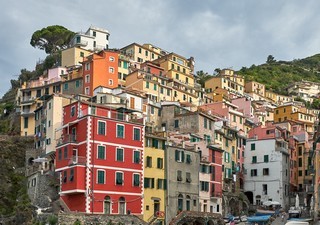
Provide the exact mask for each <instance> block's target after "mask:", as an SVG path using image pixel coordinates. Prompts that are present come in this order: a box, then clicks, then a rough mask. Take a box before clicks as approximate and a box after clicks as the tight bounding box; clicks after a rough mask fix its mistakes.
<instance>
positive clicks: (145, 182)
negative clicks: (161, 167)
mask: <svg viewBox="0 0 320 225" xmlns="http://www.w3.org/2000/svg"><path fill="white" fill-rule="evenodd" d="M144 187H145V188H148V187H149V178H144Z"/></svg>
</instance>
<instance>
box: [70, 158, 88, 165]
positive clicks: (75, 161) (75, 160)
mask: <svg viewBox="0 0 320 225" xmlns="http://www.w3.org/2000/svg"><path fill="white" fill-rule="evenodd" d="M85 164H86V157H83V156H72V157H71V158H70V160H69V163H68V165H69V166H71V165H85Z"/></svg>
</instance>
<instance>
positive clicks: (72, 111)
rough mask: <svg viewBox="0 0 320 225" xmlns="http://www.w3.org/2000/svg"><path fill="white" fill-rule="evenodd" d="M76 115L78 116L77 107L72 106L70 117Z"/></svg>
mask: <svg viewBox="0 0 320 225" xmlns="http://www.w3.org/2000/svg"><path fill="white" fill-rule="evenodd" d="M75 114H76V107H75V106H72V107H71V113H70V115H71V117H73V116H74V115H75Z"/></svg>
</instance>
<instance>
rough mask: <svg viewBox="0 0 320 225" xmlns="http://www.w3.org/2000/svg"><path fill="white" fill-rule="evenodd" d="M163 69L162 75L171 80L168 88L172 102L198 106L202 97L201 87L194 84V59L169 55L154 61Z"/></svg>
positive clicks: (173, 54) (174, 54)
mask: <svg viewBox="0 0 320 225" xmlns="http://www.w3.org/2000/svg"><path fill="white" fill-rule="evenodd" d="M154 63H158V64H159V65H160V67H161V68H163V69H164V75H165V76H166V77H168V78H169V79H171V82H169V83H168V86H170V87H172V89H173V98H172V101H180V102H189V103H192V104H195V105H199V104H200V99H201V98H202V97H203V93H202V91H201V85H200V84H198V83H196V81H195V79H194V76H193V73H194V59H193V58H192V57H190V58H189V59H186V58H184V57H182V56H180V55H178V54H176V53H170V54H167V55H165V56H162V57H161V58H159V59H157V60H155V61H154Z"/></svg>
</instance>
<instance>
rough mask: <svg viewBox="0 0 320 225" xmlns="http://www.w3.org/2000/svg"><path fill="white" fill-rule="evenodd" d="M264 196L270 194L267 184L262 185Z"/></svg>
mask: <svg viewBox="0 0 320 225" xmlns="http://www.w3.org/2000/svg"><path fill="white" fill-rule="evenodd" d="M262 194H264V195H267V194H268V185H267V184H263V185H262Z"/></svg>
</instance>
